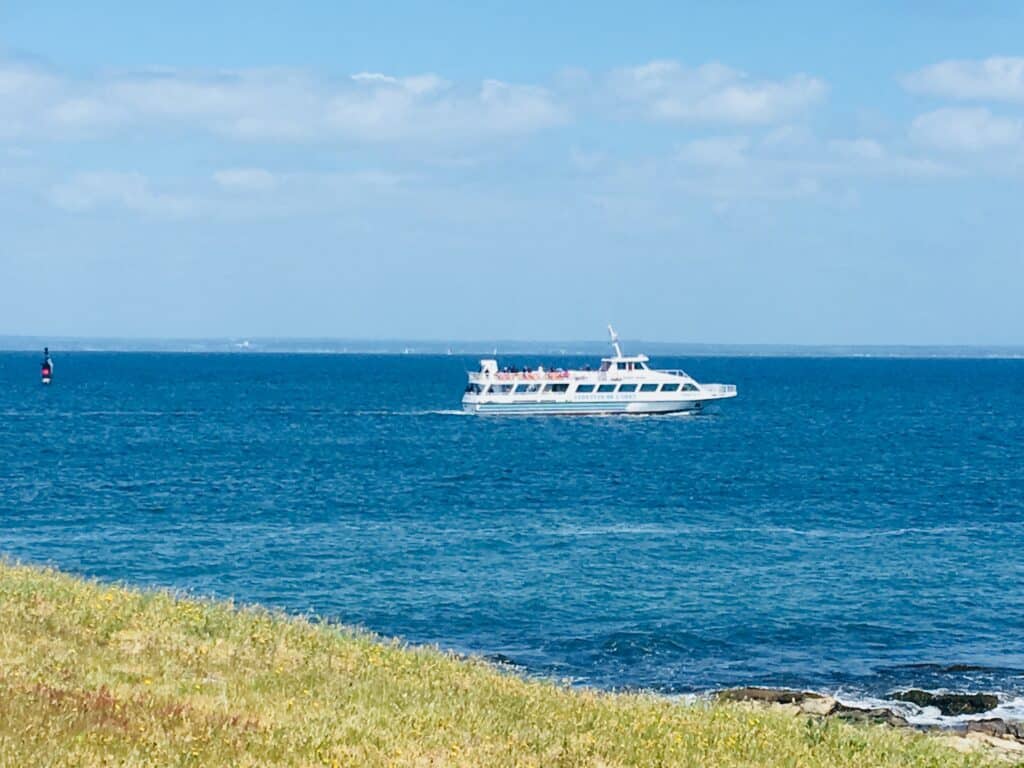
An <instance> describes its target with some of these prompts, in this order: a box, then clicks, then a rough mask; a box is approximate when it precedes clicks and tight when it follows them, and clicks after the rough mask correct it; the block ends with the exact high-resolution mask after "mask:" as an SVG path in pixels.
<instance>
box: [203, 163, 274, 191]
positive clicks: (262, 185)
mask: <svg viewBox="0 0 1024 768" xmlns="http://www.w3.org/2000/svg"><path fill="white" fill-rule="evenodd" d="M213 180H214V181H215V182H216V183H217V184H218V185H220V186H221V187H223V188H225V189H236V190H241V191H257V192H259V191H263V190H267V189H272V188H273V187H274V185H275V184H276V182H277V180H276V179H275V178H274V174H272V173H270V171H267V170H264V169H263V168H226V169H224V170H220V171H217V172H216V173H214V174H213Z"/></svg>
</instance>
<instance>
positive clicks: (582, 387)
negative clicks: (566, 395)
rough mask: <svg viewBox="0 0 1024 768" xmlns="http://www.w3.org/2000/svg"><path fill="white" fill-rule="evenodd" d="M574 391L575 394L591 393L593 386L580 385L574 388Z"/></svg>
mask: <svg viewBox="0 0 1024 768" xmlns="http://www.w3.org/2000/svg"><path fill="white" fill-rule="evenodd" d="M576 391H577V392H593V391H594V385H593V384H580V385H579V386H577V387H576Z"/></svg>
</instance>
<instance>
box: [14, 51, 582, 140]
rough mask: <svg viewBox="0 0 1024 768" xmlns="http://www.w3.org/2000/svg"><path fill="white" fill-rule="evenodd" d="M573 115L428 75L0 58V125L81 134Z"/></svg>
mask: <svg viewBox="0 0 1024 768" xmlns="http://www.w3.org/2000/svg"><path fill="white" fill-rule="evenodd" d="M567 119H568V112H567V110H566V109H565V108H564V107H562V106H561V105H559V104H558V103H556V101H555V100H554V98H553V96H552V95H551V94H550V93H549V92H548V91H547V90H546V89H544V88H542V87H538V86H524V85H515V84H510V83H504V82H501V81H498V80H485V81H483V82H481V83H479V84H478V85H475V86H471V85H469V86H463V87H457V86H455V85H452V84H451V83H448V82H447V81H445V80H443V79H441V78H439V77H437V76H435V75H431V74H426V75H417V76H414V77H405V78H396V77H390V76H387V75H383V74H378V73H360V74H357V75H354V76H352V77H349V78H344V79H341V80H329V79H325V78H318V77H315V76H313V75H311V74H309V73H306V72H299V71H293V70H274V69H271V70H266V69H246V70H234V71H220V72H185V71H178V70H165V71H147V72H136V73H127V74H116V75H111V76H106V77H103V78H98V79H96V80H91V81H74V80H69V79H60V78H56V77H53V76H51V75H49V74H47V73H44V72H42V71H37V70H35V69H33V68H31V67H27V66H24V65H13V64H4V63H3V62H0V136H10V137H14V136H32V137H34V138H39V137H41V136H42V137H50V138H65V137H70V138H75V137H79V136H83V135H85V136H91V135H96V134H103V135H106V134H109V133H111V132H112V131H116V130H118V129H122V128H125V127H129V126H138V125H144V126H146V127H148V128H152V129H172V128H180V127H187V128H192V129H199V130H205V131H209V132H213V133H216V134H221V135H226V136H230V137H233V138H241V139H250V140H281V141H310V140H316V141H331V140H357V141H364V142H379V141H401V140H426V141H442V142H443V141H451V140H482V139H488V138H494V137H502V136H509V135H516V134H525V133H531V132H534V131H538V130H541V129H543V128H546V127H549V126H552V125H557V124H559V123H561V122H564V121H565V120H567Z"/></svg>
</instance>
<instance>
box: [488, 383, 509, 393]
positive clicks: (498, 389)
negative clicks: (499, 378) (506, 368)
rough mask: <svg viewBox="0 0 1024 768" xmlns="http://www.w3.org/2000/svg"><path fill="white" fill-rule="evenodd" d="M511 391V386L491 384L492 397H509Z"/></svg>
mask: <svg viewBox="0 0 1024 768" xmlns="http://www.w3.org/2000/svg"><path fill="white" fill-rule="evenodd" d="M511 391H512V385H511V384H491V389H490V393H491V394H492V395H507V394H508V393H509V392H511Z"/></svg>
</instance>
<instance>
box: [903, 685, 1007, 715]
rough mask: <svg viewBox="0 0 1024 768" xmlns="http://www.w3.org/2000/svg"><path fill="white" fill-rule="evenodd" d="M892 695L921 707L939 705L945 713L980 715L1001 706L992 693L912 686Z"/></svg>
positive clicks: (940, 710)
mask: <svg viewBox="0 0 1024 768" xmlns="http://www.w3.org/2000/svg"><path fill="white" fill-rule="evenodd" d="M892 697H893V698H894V699H896V700H897V701H909V702H910V703H911V704H917V706H919V707H937V708H938V710H939V712H941V713H942V714H944V715H978V714H981V713H982V712H988V711H989V710H990V709H995V708H996V707H997V706H999V699H998V698H997V697H995V696H993V695H992V694H991V693H929V692H928V691H922V690H918V689H916V688H912V689H911V690H909V691H897V692H896V693H894V694H892Z"/></svg>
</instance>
